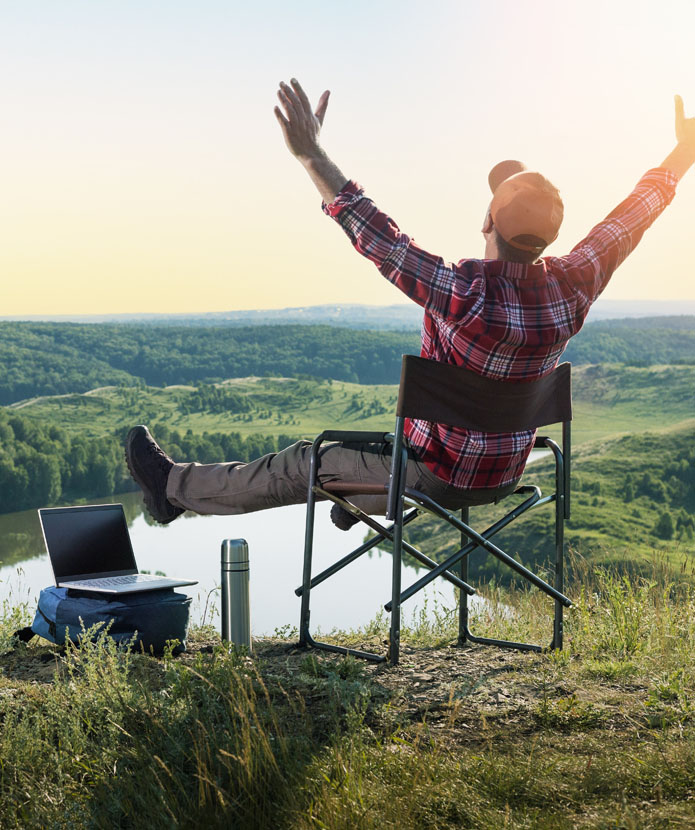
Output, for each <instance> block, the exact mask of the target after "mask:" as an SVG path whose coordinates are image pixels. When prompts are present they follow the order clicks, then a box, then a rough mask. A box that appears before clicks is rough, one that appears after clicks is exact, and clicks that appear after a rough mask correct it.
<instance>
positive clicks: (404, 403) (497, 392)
mask: <svg viewBox="0 0 695 830" xmlns="http://www.w3.org/2000/svg"><path fill="white" fill-rule="evenodd" d="M396 414H397V415H398V416H400V417H404V418H418V419H421V420H424V421H434V422H435V423H439V424H447V425H448V426H454V427H463V428H464V429H472V430H476V431H479V432H500V433H501V432H522V431H524V430H528V429H536V428H537V427H540V426H546V425H548V424H558V423H566V422H568V421H571V420H572V385H571V364H570V363H561V364H560V365H559V366H557V367H556V368H555V369H553V371H552V372H549V373H548V374H547V375H544V376H543V377H540V378H537V379H536V380H531V381H522V382H519V381H508V380H493V379H491V378H486V377H483V376H482V375H479V374H477V373H476V372H472V371H470V369H464V368H462V367H460V366H453V365H451V364H448V363H439V362H438V361H436V360H428V359H427V358H424V357H415V356H414V355H403V362H402V364H401V385H400V389H399V393H398V405H397V408H396Z"/></svg>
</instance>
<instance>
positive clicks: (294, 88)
mask: <svg viewBox="0 0 695 830" xmlns="http://www.w3.org/2000/svg"><path fill="white" fill-rule="evenodd" d="M329 95H330V93H329V92H328V90H326V92H324V93H323V95H322V96H321V97H320V98H319V103H318V106H317V107H316V112H313V111H312V109H311V104H310V103H309V99H308V98H307V96H306V93H305V92H304V90H303V89H302V87H301V85H300V83H299V81H298V80H297V79H296V78H292V80H291V81H290V83H289V84H286V83H284V82H280V89H279V90H278V98H279V99H280V103H281V104H282V107H283V109H284V110H285V113H284V114H283V112H282V110H281V109H280V107H275V117H276V118H277V120H278V123H279V124H280V129H281V130H282V134H283V136H284V137H285V144H287V148H288V149H289V151H290V153H292V155H293V156H295V157H296V158H297V159H299V161H300V162H301V163H302V164H303V165H304V168H305V169H306V171H307V173H308V174H309V175H310V176H311V180H312V181H313V183H314V184H315V185H316V187H317V189H318V191H319V193H320V194H321V198H322V199H323V200H324V202H332V201H333V200H334V199H335V197H336V196H337V195H338V193H340V191H341V190H342V189H343V187H344V186H345V184H346V183H347V178H346V177H345V176H344V175H343V174H342V173H341V172H340V170H339V169H338V168H337V167H336V165H335V164H334V163H333V162H332V161H331V160H330V159H329V158H328V156H327V155H326V153H325V152H324V151H323V149H322V148H321V146H320V145H319V134H320V132H321V126H322V125H323V119H324V117H325V115H326V108H327V107H328V96H329Z"/></svg>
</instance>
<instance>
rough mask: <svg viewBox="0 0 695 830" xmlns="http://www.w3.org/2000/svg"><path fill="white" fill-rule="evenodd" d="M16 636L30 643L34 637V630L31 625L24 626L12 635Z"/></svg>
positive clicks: (23, 641)
mask: <svg viewBox="0 0 695 830" xmlns="http://www.w3.org/2000/svg"><path fill="white" fill-rule="evenodd" d="M12 636H13V637H16V638H17V639H18V640H19V642H20V643H28V642H29V640H31V638H32V637H34V636H35V635H34V631H33V629H32V627H31V626H30V625H27V626H25V627H24V628H20V629H19V630H18V631H15V633H14V634H13V635H12Z"/></svg>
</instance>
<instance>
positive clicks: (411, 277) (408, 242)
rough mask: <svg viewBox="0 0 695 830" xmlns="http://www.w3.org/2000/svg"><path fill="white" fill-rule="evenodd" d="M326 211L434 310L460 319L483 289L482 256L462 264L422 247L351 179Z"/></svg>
mask: <svg viewBox="0 0 695 830" xmlns="http://www.w3.org/2000/svg"><path fill="white" fill-rule="evenodd" d="M323 210H324V213H326V214H327V215H328V216H331V217H333V218H334V219H335V220H336V221H337V222H338V223H339V224H340V225H341V227H342V228H343V230H344V231H345V233H346V234H347V236H348V238H349V239H350V241H351V242H352V244H353V246H354V247H355V249H356V250H357V251H358V252H359V253H360V254H362V256H364V257H366V258H367V259H369V260H371V262H373V263H374V264H375V265H376V267H377V268H378V269H379V271H380V273H381V274H382V275H383V276H384V277H386V279H387V280H389V282H391V283H393V285H395V286H396V288H398V289H400V290H401V291H402V292H403V293H404V294H406V295H407V296H408V297H410V299H411V300H414V301H415V302H416V303H418V305H421V306H422V307H423V308H425V309H426V310H427V311H428V312H430V313H431V314H434V315H436V316H438V317H441V318H444V319H455V320H456V321H458V322H460V321H461V320H462V319H463V318H464V317H465V316H466V314H467V313H468V312H469V311H470V310H471V308H472V307H473V306H474V304H475V301H476V299H477V297H478V295H479V294H480V292H481V291H484V277H483V272H482V268H476V267H475V265H476V264H477V263H478V261H477V260H468V261H467V263H466V264H467V266H469V267H466V268H461V267H457V266H455V265H453V264H451V263H446V262H445V261H444V260H443V259H442V257H440V256H435V255H433V254H430V253H428V252H427V251H425V250H423V249H422V248H421V247H420V246H419V245H417V244H416V243H415V241H414V240H413V239H411V238H410V237H409V236H407V235H406V234H404V233H402V232H401V231H400V229H399V227H398V225H397V224H396V223H395V222H394V221H393V219H391V218H390V217H389V216H387V215H386V214H385V213H382V212H381V211H380V210H379V209H378V208H377V207H376V205H375V204H374V202H372V200H371V199H369V198H367V197H366V196H365V195H364V191H363V190H362V188H361V187H360V185H359V184H357V183H356V182H354V181H350V182H348V183H347V184H346V185H345V186H344V187H343V189H342V190H341V191H340V193H339V194H338V195H337V196H336V198H335V199H334V201H333V202H331V203H330V204H326V203H325V202H324V204H323Z"/></svg>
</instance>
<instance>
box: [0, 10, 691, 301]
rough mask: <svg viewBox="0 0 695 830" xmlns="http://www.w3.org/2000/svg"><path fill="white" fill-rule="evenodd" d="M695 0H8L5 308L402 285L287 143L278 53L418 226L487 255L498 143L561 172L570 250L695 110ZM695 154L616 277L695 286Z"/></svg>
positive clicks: (340, 150)
mask: <svg viewBox="0 0 695 830" xmlns="http://www.w3.org/2000/svg"><path fill="white" fill-rule="evenodd" d="M694 31H695V4H693V3H692V2H691V0H662V2H660V3H657V2H653V1H652V2H645V0H630V1H629V2H626V0H610V2H606V0H602V2H596V0H584V2H581V3H580V2H575V0H563V2H558V1H557V0H480V2H479V1H478V0H429V1H428V2H422V0H421V1H420V2H415V0H369V1H368V2H367V0H351V2H349V3H347V2H334V1H333V0H295V1H294V2H293V3H291V4H290V3H287V2H274V0H255V2H253V3H249V2H248V1H247V0H244V2H240V1H238V0H186V2H184V0H0V118H1V127H0V151H1V152H0V182H1V183H2V186H1V187H0V285H1V286H2V293H1V295H0V296H1V297H2V302H1V303H0V315H3V316H7V315H24V314H26V315H35V314H45V315H49V314H116V313H137V312H162V313H177V312H206V311H225V310H239V309H252V308H282V307H287V306H303V305H315V304H320V303H376V304H390V303H396V302H400V301H403V300H404V297H403V296H402V295H401V294H400V293H399V292H398V291H397V289H395V288H394V287H393V286H391V285H390V284H389V283H387V282H386V281H385V280H384V279H383V278H382V277H381V276H380V275H379V274H378V272H377V271H376V269H375V268H374V266H373V265H371V264H370V263H369V262H367V261H366V260H363V259H362V258H361V257H360V256H359V255H358V254H356V253H355V252H354V251H353V250H352V248H351V246H350V244H349V242H348V240H347V239H346V238H345V236H344V234H343V233H342V231H341V230H340V229H339V227H338V226H337V225H335V223H334V222H332V221H331V220H330V219H328V218H327V217H326V216H324V215H323V213H322V211H321V200H320V197H319V196H318V194H317V192H316V190H315V189H314V187H313V185H312V184H311V182H310V180H309V179H308V177H307V175H306V173H305V172H304V170H303V169H302V167H301V166H300V165H299V163H298V162H297V161H296V160H295V159H294V158H292V157H291V156H290V154H289V153H288V151H287V150H286V148H285V145H284V142H283V140H282V136H281V133H280V130H279V127H278V124H277V122H276V120H275V117H274V116H273V107H274V105H275V102H276V98H275V93H276V89H277V84H278V82H279V81H280V80H281V79H285V80H289V78H290V77H293V76H294V77H297V78H299V79H300V81H301V82H302V83H303V85H304V87H305V89H306V90H307V92H308V94H309V96H310V98H311V99H312V100H313V101H316V100H317V99H318V96H319V95H320V93H321V92H322V91H323V90H324V89H330V90H331V100H330V104H329V107H328V112H327V114H326V120H325V123H324V129H323V131H322V139H321V140H322V144H323V146H324V148H325V150H326V151H327V152H328V154H329V155H330V156H331V157H332V158H333V160H334V161H335V162H336V163H337V164H338V166H339V167H340V168H341V170H342V171H343V172H344V173H345V175H346V176H348V177H350V178H353V179H356V180H357V181H359V182H360V183H361V184H362V185H363V186H364V187H365V190H366V192H367V194H368V195H370V196H371V197H372V198H373V199H374V200H375V201H376V203H377V204H378V205H379V207H381V208H382V209H383V210H385V211H386V212H387V213H389V214H390V215H391V216H392V218H393V219H394V220H395V221H396V222H397V223H398V225H399V226H400V227H401V229H402V230H403V231H404V232H406V233H408V234H409V235H411V236H412V237H414V238H415V239H416V240H417V242H418V243H419V244H420V245H423V246H424V247H426V248H427V249H429V250H431V251H432V252H434V253H437V254H441V255H442V256H444V257H445V258H446V259H449V260H453V261H457V260H459V259H462V258H464V257H482V255H483V237H482V235H481V233H480V228H481V226H482V220H483V217H484V213H485V209H486V207H487V204H488V201H489V191H488V189H487V173H488V171H489V169H490V168H491V167H492V166H493V165H494V164H495V163H496V162H497V161H499V160H501V159H503V158H519V159H521V160H523V161H524V162H525V163H526V164H527V165H528V166H529V167H530V168H532V169H539V170H541V172H543V173H544V174H545V175H546V176H548V178H550V179H551V180H552V181H553V182H554V183H555V184H556V185H557V186H558V187H559V188H560V191H561V193H562V196H563V199H564V203H565V222H564V225H563V228H562V230H561V232H560V236H559V237H558V239H557V240H556V242H554V243H553V245H552V246H551V247H550V248H549V249H548V252H549V253H551V254H556V255H562V254H564V253H567V252H568V251H569V250H570V249H571V248H572V247H573V246H574V245H575V244H576V242H578V241H579V240H580V239H581V238H582V237H583V236H584V235H585V234H586V232H587V231H588V230H589V229H590V228H591V227H592V226H593V225H594V224H595V223H596V222H598V221H600V220H601V219H602V218H603V216H605V215H606V214H607V213H608V212H609V211H610V210H611V209H612V208H613V207H614V206H615V205H616V204H617V203H618V202H619V201H621V200H622V199H623V198H624V197H625V196H626V195H627V194H628V193H629V191H630V190H631V189H632V187H633V186H634V184H635V183H636V182H637V180H638V179H639V177H640V176H641V175H642V173H644V172H645V171H646V170H647V169H649V168H651V167H656V166H658V165H659V164H660V163H661V161H662V160H663V159H664V158H665V156H666V155H667V154H668V153H669V152H670V150H671V149H672V147H673V145H674V143H675V134H674V115H673V95H674V93H679V94H680V95H682V96H683V98H684V101H685V108H686V114H687V115H690V116H695V61H694V60H693V59H692V43H693V40H692V39H693V32H694ZM694 209H695V171H691V173H690V176H689V177H686V178H685V179H684V181H683V182H682V183H681V184H680V186H679V190H678V193H677V195H676V198H675V200H674V202H673V204H672V205H671V206H670V207H669V208H667V210H666V212H665V214H664V215H663V216H662V217H661V218H660V219H659V220H658V222H657V224H656V225H655V226H654V227H653V228H652V229H651V230H650V231H649V232H648V233H647V235H646V236H645V238H644V240H643V241H642V243H641V244H640V246H639V248H638V250H637V251H636V252H635V253H633V254H632V256H631V257H630V258H629V259H628V260H627V262H626V263H625V264H624V265H623V266H622V267H621V268H620V270H619V271H618V272H617V273H616V274H615V276H614V277H613V280H612V281H611V284H610V285H609V287H608V288H607V290H606V292H605V293H604V296H605V297H607V298H612V299H641V300H650V299H655V300H656V299H661V300H663V299H668V300H677V299H688V300H692V299H695V279H694V274H693V268H692V265H691V261H690V260H691V249H692V241H691V240H692V230H693V213H694Z"/></svg>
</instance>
